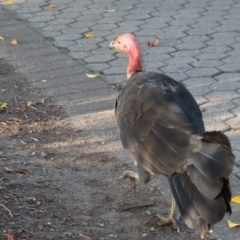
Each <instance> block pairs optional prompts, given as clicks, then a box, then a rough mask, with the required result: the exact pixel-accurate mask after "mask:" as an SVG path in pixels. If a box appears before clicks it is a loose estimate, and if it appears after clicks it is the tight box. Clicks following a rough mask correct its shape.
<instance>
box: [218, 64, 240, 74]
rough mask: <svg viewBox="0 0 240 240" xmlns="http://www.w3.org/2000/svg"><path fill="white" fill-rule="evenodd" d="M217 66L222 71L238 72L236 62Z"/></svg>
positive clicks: (239, 69)
mask: <svg viewBox="0 0 240 240" xmlns="http://www.w3.org/2000/svg"><path fill="white" fill-rule="evenodd" d="M217 68H218V69H219V70H221V71H223V72H240V65H239V64H237V63H227V64H223V65H222V66H218V67H217Z"/></svg>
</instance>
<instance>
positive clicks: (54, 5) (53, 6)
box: [48, 3, 57, 8]
mask: <svg viewBox="0 0 240 240" xmlns="http://www.w3.org/2000/svg"><path fill="white" fill-rule="evenodd" d="M56 6H57V5H56V4H54V3H51V4H50V5H48V7H49V8H55V7H56Z"/></svg>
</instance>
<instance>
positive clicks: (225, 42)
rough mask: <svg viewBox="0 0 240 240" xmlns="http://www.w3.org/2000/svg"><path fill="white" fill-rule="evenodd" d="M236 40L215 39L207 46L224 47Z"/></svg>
mask: <svg viewBox="0 0 240 240" xmlns="http://www.w3.org/2000/svg"><path fill="white" fill-rule="evenodd" d="M235 42H236V40H235V39H232V38H216V39H213V40H210V41H208V42H207V44H208V45H213V46H226V45H231V44H233V43H235Z"/></svg>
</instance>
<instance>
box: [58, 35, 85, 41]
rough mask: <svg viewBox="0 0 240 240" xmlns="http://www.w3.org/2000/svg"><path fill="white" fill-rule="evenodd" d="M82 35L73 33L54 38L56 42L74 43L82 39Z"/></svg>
mask: <svg viewBox="0 0 240 240" xmlns="http://www.w3.org/2000/svg"><path fill="white" fill-rule="evenodd" d="M82 37H83V36H82V35H81V34H77V33H72V34H70V33H69V34H61V35H59V36H56V37H54V40H55V41H73V40H77V39H80V38H82Z"/></svg>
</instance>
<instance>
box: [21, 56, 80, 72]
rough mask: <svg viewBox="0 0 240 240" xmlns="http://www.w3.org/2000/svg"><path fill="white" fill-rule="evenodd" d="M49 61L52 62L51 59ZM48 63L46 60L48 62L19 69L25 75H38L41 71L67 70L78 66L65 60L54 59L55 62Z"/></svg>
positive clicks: (69, 60)
mask: <svg viewBox="0 0 240 240" xmlns="http://www.w3.org/2000/svg"><path fill="white" fill-rule="evenodd" d="M42 59H44V58H42ZM45 59H46V58H45ZM51 59H52V60H53V58H51ZM49 61H50V60H49V59H48V61H41V62H40V61H39V62H38V63H37V64H36V63H35V62H34V63H33V64H32V65H30V64H28V65H27V66H26V67H23V68H21V71H22V72H27V73H39V72H43V71H52V70H55V69H61V68H67V67H72V66H77V65H78V64H77V63H75V62H73V61H72V60H71V59H67V60H66V58H65V59H63V60H61V59H58V58H56V59H55V61H50V62H49Z"/></svg>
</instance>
